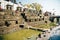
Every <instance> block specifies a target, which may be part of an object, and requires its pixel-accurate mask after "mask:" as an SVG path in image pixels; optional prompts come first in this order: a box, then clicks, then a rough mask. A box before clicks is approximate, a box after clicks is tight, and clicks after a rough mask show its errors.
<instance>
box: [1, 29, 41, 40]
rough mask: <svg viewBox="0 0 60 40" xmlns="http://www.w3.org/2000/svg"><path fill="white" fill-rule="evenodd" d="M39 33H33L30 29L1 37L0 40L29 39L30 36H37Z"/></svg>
mask: <svg viewBox="0 0 60 40" xmlns="http://www.w3.org/2000/svg"><path fill="white" fill-rule="evenodd" d="M39 33H41V32H40V31H35V30H31V29H23V30H20V31H17V32H14V33H10V34H6V35H3V36H2V37H1V38H0V39H3V40H24V38H28V37H31V36H32V35H33V36H34V35H38V34H39Z"/></svg>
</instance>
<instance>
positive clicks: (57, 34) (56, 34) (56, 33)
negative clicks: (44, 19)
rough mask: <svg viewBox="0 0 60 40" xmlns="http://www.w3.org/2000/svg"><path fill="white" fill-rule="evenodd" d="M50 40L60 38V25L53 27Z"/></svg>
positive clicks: (58, 39)
mask: <svg viewBox="0 0 60 40" xmlns="http://www.w3.org/2000/svg"><path fill="white" fill-rule="evenodd" d="M50 35H51V36H50V38H49V39H48V40H60V26H57V27H55V28H53V30H52V31H51V34H50Z"/></svg>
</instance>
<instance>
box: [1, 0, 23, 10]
mask: <svg viewBox="0 0 60 40" xmlns="http://www.w3.org/2000/svg"><path fill="white" fill-rule="evenodd" d="M14 1H15V0H14ZM14 1H12V0H10V1H9V0H0V7H1V8H2V9H6V5H12V10H16V9H17V7H18V6H20V7H22V5H20V4H19V3H18V4H16V3H15V2H14Z"/></svg>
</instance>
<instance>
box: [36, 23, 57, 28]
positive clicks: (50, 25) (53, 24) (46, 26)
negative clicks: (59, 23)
mask: <svg viewBox="0 0 60 40" xmlns="http://www.w3.org/2000/svg"><path fill="white" fill-rule="evenodd" d="M55 26H56V24H55V23H50V24H41V25H37V26H35V27H37V28H43V29H49V28H51V27H55Z"/></svg>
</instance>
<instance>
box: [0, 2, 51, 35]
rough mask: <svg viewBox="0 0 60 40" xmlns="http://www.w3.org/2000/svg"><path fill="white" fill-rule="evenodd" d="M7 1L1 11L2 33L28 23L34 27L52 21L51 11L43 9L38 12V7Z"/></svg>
mask: <svg viewBox="0 0 60 40" xmlns="http://www.w3.org/2000/svg"><path fill="white" fill-rule="evenodd" d="M4 2H6V1H4ZM6 3H7V4H6V5H4V6H5V7H3V8H4V10H3V11H0V34H7V33H10V32H14V31H18V30H20V29H21V28H25V27H27V26H28V25H30V26H33V27H34V26H37V25H40V24H44V23H46V24H47V23H50V21H49V17H50V12H45V13H42V10H40V11H39V12H37V11H36V9H33V8H28V7H26V6H25V7H23V6H21V5H20V4H14V5H13V3H11V2H9V3H8V2H6ZM10 3H11V4H10Z"/></svg>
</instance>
